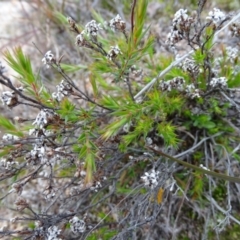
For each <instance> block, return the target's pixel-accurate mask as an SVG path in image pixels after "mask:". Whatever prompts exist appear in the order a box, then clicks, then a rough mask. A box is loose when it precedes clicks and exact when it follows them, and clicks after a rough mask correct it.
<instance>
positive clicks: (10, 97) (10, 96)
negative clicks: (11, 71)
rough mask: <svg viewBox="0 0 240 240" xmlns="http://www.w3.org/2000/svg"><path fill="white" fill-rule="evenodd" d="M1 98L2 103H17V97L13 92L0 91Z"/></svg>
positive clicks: (11, 105)
mask: <svg viewBox="0 0 240 240" xmlns="http://www.w3.org/2000/svg"><path fill="white" fill-rule="evenodd" d="M1 100H2V102H3V104H4V105H7V106H8V107H14V106H16V105H17V103H18V98H17V95H16V93H15V92H10V91H5V92H3V93H2V96H1Z"/></svg>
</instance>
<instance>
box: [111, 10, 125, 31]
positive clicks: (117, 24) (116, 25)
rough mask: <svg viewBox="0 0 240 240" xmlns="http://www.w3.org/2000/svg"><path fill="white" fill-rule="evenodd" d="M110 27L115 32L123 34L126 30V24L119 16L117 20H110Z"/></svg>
mask: <svg viewBox="0 0 240 240" xmlns="http://www.w3.org/2000/svg"><path fill="white" fill-rule="evenodd" d="M109 26H110V28H111V29H112V30H113V31H114V32H115V31H116V30H118V31H121V32H123V31H125V29H126V23H125V22H124V21H123V20H122V18H121V17H120V16H119V14H118V15H117V16H116V17H115V18H113V19H112V20H110V22H109Z"/></svg>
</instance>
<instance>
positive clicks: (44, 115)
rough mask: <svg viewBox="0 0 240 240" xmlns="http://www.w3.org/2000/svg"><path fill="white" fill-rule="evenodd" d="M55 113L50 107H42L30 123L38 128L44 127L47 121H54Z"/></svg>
mask: <svg viewBox="0 0 240 240" xmlns="http://www.w3.org/2000/svg"><path fill="white" fill-rule="evenodd" d="M57 116H58V115H57V114H56V113H55V112H54V111H53V110H50V109H42V110H41V111H40V112H39V114H38V115H37V117H36V120H35V121H34V122H33V123H32V125H37V126H38V127H39V128H40V129H43V128H45V127H46V126H47V125H48V124H49V123H51V122H54V120H55V119H56V118H57Z"/></svg>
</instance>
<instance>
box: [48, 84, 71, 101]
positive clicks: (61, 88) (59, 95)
mask: <svg viewBox="0 0 240 240" xmlns="http://www.w3.org/2000/svg"><path fill="white" fill-rule="evenodd" d="M56 87H57V92H54V93H53V94H52V97H53V98H54V99H56V100H57V101H59V102H60V101H61V100H62V99H63V98H64V97H65V96H68V95H69V94H70V93H71V92H72V87H71V85H70V84H69V83H65V81H64V80H62V81H61V83H60V84H59V85H57V86H56Z"/></svg>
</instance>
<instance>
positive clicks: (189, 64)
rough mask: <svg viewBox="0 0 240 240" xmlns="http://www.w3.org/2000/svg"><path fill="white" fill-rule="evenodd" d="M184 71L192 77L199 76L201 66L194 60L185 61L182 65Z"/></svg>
mask: <svg viewBox="0 0 240 240" xmlns="http://www.w3.org/2000/svg"><path fill="white" fill-rule="evenodd" d="M181 67H182V69H183V71H185V72H189V73H191V74H192V75H198V73H199V66H198V65H197V64H196V62H195V61H194V60H193V59H189V58H187V59H185V60H184V62H183V64H182V65H181Z"/></svg>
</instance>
